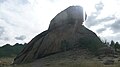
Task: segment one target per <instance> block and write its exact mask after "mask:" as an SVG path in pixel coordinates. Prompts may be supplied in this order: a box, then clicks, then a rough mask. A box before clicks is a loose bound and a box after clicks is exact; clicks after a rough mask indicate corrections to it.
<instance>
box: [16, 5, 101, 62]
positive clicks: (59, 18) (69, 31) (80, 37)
mask: <svg viewBox="0 0 120 67" xmlns="http://www.w3.org/2000/svg"><path fill="white" fill-rule="evenodd" d="M85 16H86V14H84V12H83V8H82V7H80V6H70V7H68V8H67V9H65V10H63V11H62V12H60V13H59V14H57V15H56V16H55V17H54V18H53V19H52V20H51V22H50V26H49V28H48V30H46V31H44V32H42V33H41V34H39V35H37V36H36V37H34V38H33V39H32V40H31V41H30V42H29V43H28V44H27V45H25V48H24V49H23V50H22V51H21V52H20V53H19V54H18V55H17V57H16V58H15V59H14V64H20V63H27V62H31V61H34V60H36V59H40V58H43V57H45V56H48V55H51V54H54V53H58V52H63V51H67V50H71V49H73V48H78V47H84V48H88V49H89V48H90V50H92V51H95V50H96V49H98V48H99V47H101V44H102V42H101V40H100V39H99V37H98V36H97V35H96V34H95V33H94V32H92V31H91V30H89V29H87V28H86V27H84V25H82V24H83V22H84V20H85V18H84V17H85Z"/></svg>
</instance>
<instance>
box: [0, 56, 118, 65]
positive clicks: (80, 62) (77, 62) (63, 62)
mask: <svg viewBox="0 0 120 67" xmlns="http://www.w3.org/2000/svg"><path fill="white" fill-rule="evenodd" d="M0 61H1V62H0V67H34V65H32V64H23V65H14V66H12V65H11V63H12V62H13V58H0ZM43 67H120V62H116V63H115V64H114V65H104V64H103V63H101V62H99V61H97V60H96V61H95V60H85V59H82V60H74V61H68V60H61V61H54V62H50V63H49V62H46V63H45V64H44V66H43Z"/></svg>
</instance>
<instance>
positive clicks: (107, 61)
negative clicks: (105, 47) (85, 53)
mask: <svg viewBox="0 0 120 67" xmlns="http://www.w3.org/2000/svg"><path fill="white" fill-rule="evenodd" d="M103 63H104V65H112V64H114V60H112V59H109V60H105V61H104V62H103Z"/></svg>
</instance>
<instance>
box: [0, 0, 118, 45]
mask: <svg viewBox="0 0 120 67" xmlns="http://www.w3.org/2000/svg"><path fill="white" fill-rule="evenodd" d="M100 1H101V0H92V1H91V0H14V1H13V0H0V27H2V28H4V31H3V29H0V31H3V32H2V33H1V34H2V36H0V45H4V44H5V43H11V44H14V43H16V42H20V43H22V42H29V41H30V40H31V39H32V38H33V37H34V36H36V35H37V34H39V33H40V32H42V31H44V30H46V29H47V28H48V26H49V23H50V20H51V19H52V18H53V17H54V16H55V15H56V14H58V13H59V12H61V11H62V10H64V9H65V8H67V7H68V6H70V5H81V6H83V7H84V9H85V10H86V12H87V14H88V16H90V15H91V13H92V12H95V11H96V10H95V4H96V3H99V2H100ZM102 2H103V4H104V8H103V10H102V11H101V13H100V14H99V16H98V17H97V18H94V19H93V20H92V21H91V22H90V23H93V24H94V22H96V23H97V24H98V25H96V26H91V25H90V26H91V28H90V29H91V30H93V31H95V32H96V33H97V30H99V29H101V28H103V27H104V28H106V27H105V25H107V24H110V22H111V21H110V22H108V21H109V19H110V18H113V17H110V18H109V17H108V16H112V15H113V14H114V13H115V16H117V17H120V15H119V14H120V13H119V11H120V9H119V8H118V5H119V4H120V2H118V1H114V0H105V1H103V0H102ZM108 2H109V3H108ZM116 3H117V4H116ZM119 6H120V5H119ZM113 8H114V9H113ZM108 11H109V12H108ZM101 18H102V19H101ZM105 18H107V19H105ZM96 19H100V20H104V21H102V22H98V21H96ZM100 20H99V21H100ZM107 22H108V23H107ZM86 23H87V24H88V22H86ZM86 26H87V25H86ZM107 30H108V29H105V30H104V31H103V32H102V34H107V33H108V32H105V31H107ZM110 31H111V30H110ZM21 35H25V36H27V37H26V39H24V40H23V41H20V40H16V39H15V37H19V36H21ZM98 35H100V36H102V35H101V34H98ZM111 35H112V33H111ZM104 37H106V36H104ZM108 37H109V36H108ZM108 37H107V38H108Z"/></svg>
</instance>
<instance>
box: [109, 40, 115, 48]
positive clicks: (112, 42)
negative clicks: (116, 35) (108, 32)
mask: <svg viewBox="0 0 120 67" xmlns="http://www.w3.org/2000/svg"><path fill="white" fill-rule="evenodd" d="M114 45H115V43H114V41H113V40H112V41H111V44H110V47H113V48H114Z"/></svg>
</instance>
